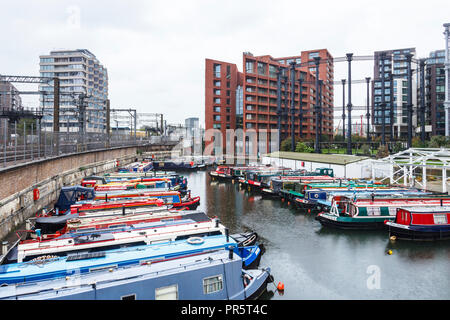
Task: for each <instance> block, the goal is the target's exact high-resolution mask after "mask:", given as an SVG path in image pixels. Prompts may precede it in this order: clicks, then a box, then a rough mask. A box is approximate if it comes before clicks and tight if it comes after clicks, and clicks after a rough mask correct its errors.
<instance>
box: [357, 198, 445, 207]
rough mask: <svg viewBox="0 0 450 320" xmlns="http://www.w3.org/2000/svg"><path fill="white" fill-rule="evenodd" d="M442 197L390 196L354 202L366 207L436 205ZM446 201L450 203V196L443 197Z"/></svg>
mask: <svg viewBox="0 0 450 320" xmlns="http://www.w3.org/2000/svg"><path fill="white" fill-rule="evenodd" d="M440 200H441V199H440V198H426V197H424V198H401V199H398V198H390V199H386V198H383V199H377V198H375V199H374V201H372V200H371V199H356V201H354V202H353V203H354V204H355V205H357V206H358V207H359V206H366V207H382V206H384V207H392V206H397V207H401V206H407V207H409V206H421V207H423V206H434V205H440ZM442 200H443V201H445V203H446V204H450V198H444V199H442Z"/></svg>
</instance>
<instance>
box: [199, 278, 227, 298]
mask: <svg viewBox="0 0 450 320" xmlns="http://www.w3.org/2000/svg"><path fill="white" fill-rule="evenodd" d="M222 289H223V280H222V275H218V276H214V277H209V278H204V279H203V293H205V294H209V293H214V292H217V291H220V290H222Z"/></svg>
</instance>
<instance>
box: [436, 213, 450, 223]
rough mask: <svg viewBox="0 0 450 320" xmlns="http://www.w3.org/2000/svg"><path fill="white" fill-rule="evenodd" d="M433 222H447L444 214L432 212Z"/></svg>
mask: <svg viewBox="0 0 450 320" xmlns="http://www.w3.org/2000/svg"><path fill="white" fill-rule="evenodd" d="M433 219H434V224H447V215H446V214H433Z"/></svg>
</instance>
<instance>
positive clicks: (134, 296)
mask: <svg viewBox="0 0 450 320" xmlns="http://www.w3.org/2000/svg"><path fill="white" fill-rule="evenodd" d="M120 300H136V294H135V293H133V294H129V295H126V296H121V297H120Z"/></svg>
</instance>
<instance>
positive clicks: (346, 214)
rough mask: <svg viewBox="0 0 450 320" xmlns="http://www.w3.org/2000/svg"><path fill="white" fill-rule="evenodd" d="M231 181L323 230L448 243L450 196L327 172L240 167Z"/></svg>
mask: <svg viewBox="0 0 450 320" xmlns="http://www.w3.org/2000/svg"><path fill="white" fill-rule="evenodd" d="M239 171H240V172H241V175H240V176H239V177H237V178H236V177H233V178H234V179H237V180H238V181H239V184H240V186H241V187H243V188H245V189H246V190H248V191H249V192H257V193H260V194H262V195H263V196H265V197H271V198H273V199H277V198H278V199H280V200H281V201H282V202H285V203H287V204H289V205H292V206H293V207H294V208H296V210H298V211H300V212H303V213H307V214H314V215H316V216H315V219H316V220H317V221H318V222H319V223H320V224H321V225H322V226H323V227H325V228H327V227H331V228H336V229H351V230H376V229H384V230H388V231H389V236H390V237H392V238H391V239H402V240H403V239H407V240H446V239H450V234H449V232H450V229H449V228H450V225H449V223H448V218H449V216H448V214H450V210H449V209H448V208H450V196H449V195H448V194H441V193H436V192H431V191H423V190H419V189H417V188H410V187H404V186H399V185H386V184H381V183H379V182H375V181H367V180H349V179H342V178H337V177H334V174H333V171H332V169H329V168H317V169H316V170H315V171H313V172H307V171H306V170H289V169H286V168H276V167H267V166H264V167H255V166H249V167H239ZM231 172H233V167H227V166H221V167H218V169H217V170H216V171H215V172H211V173H210V175H211V177H212V178H215V177H217V176H220V175H222V176H223V175H224V176H223V179H222V180H227V177H228V176H230V173H231ZM228 180H229V179H228Z"/></svg>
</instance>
